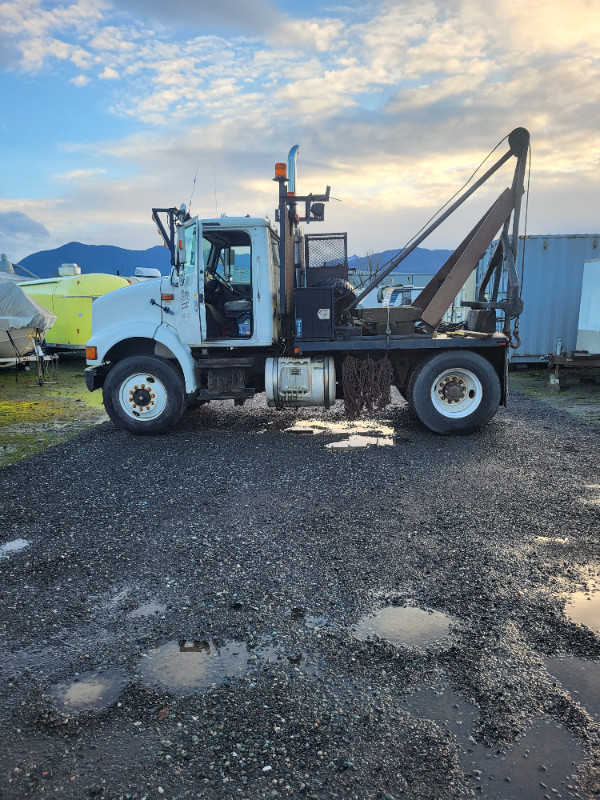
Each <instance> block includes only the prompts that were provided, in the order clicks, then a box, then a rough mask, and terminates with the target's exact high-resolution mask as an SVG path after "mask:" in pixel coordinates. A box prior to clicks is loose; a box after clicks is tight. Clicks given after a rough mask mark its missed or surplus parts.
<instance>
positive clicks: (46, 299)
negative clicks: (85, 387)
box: [20, 273, 129, 350]
mask: <svg viewBox="0 0 600 800" xmlns="http://www.w3.org/2000/svg"><path fill="white" fill-rule="evenodd" d="M20 286H21V288H22V289H23V290H24V291H25V292H26V293H27V294H28V295H29V296H30V297H32V298H33V299H34V300H36V301H37V302H38V303H39V304H40V305H41V306H43V307H44V308H46V309H48V311H50V312H51V313H52V314H55V315H56V322H55V323H54V325H53V326H52V327H51V328H50V329H49V330H48V331H47V332H46V346H47V347H49V348H56V349H61V350H80V349H81V350H83V349H84V348H85V343H86V342H87V340H88V339H89V338H90V337H91V335H92V303H93V301H94V300H95V299H96V298H97V297H100V296H101V295H103V294H107V293H108V292H112V291H114V290H115V289H121V288H122V287H124V286H129V281H127V280H125V278H120V277H119V276H117V275H103V274H102V273H91V274H88V275H82V274H73V275H67V276H65V277H62V276H61V277H58V278H47V279H42V280H37V281H24V282H22V283H20Z"/></svg>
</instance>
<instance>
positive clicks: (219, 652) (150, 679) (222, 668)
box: [138, 639, 248, 694]
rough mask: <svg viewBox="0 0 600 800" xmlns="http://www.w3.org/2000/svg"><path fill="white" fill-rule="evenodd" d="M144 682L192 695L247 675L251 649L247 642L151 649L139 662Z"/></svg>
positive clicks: (182, 644) (179, 644) (181, 642)
mask: <svg viewBox="0 0 600 800" xmlns="http://www.w3.org/2000/svg"><path fill="white" fill-rule="evenodd" d="M138 668H139V672H140V674H141V676H142V681H143V682H144V683H145V684H147V685H148V686H154V687H160V688H163V689H168V690H169V691H172V692H176V693H178V694H192V693H193V692H196V691H198V690H200V689H207V688H209V687H210V686H212V685H214V684H217V683H222V682H223V681H224V680H225V679H226V678H234V677H239V676H241V675H244V673H245V672H246V671H247V669H248V649H247V647H246V645H245V644H244V642H234V641H227V642H222V643H221V642H216V641H213V640H206V641H200V640H195V641H186V640H183V639H181V640H179V641H171V642H167V643H166V644H164V645H162V647H159V648H157V649H156V650H150V651H149V653H148V654H147V656H146V657H145V658H142V660H141V661H140V663H139V667H138Z"/></svg>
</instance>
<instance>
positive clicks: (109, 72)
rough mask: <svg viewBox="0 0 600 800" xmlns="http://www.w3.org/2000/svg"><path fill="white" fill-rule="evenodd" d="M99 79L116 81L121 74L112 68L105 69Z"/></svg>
mask: <svg viewBox="0 0 600 800" xmlns="http://www.w3.org/2000/svg"><path fill="white" fill-rule="evenodd" d="M98 77H99V78H100V79H101V80H103V81H114V80H116V79H117V78H118V77H119V73H118V71H117V70H116V69H113V68H112V67H104V69H103V70H102V72H101V73H100V74H99V75H98Z"/></svg>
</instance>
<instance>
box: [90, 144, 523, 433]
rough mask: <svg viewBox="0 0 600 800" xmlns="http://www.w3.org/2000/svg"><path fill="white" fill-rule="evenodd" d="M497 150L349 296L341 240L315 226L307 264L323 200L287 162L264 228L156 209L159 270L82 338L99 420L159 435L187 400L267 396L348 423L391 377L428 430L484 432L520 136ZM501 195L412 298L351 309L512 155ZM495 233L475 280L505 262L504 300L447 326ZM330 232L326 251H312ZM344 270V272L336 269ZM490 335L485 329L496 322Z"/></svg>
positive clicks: (506, 340)
mask: <svg viewBox="0 0 600 800" xmlns="http://www.w3.org/2000/svg"><path fill="white" fill-rule="evenodd" d="M507 138H508V150H507V152H506V153H505V154H504V155H503V156H502V157H501V158H500V159H499V160H498V161H497V162H496V163H495V164H494V165H493V166H492V167H490V168H489V169H488V170H487V172H485V173H484V174H483V175H482V177H481V178H479V179H478V180H477V181H476V182H475V183H474V184H473V185H472V186H471V187H470V188H469V189H467V190H465V191H464V192H463V193H462V194H461V195H460V196H459V198H458V199H457V200H455V201H454V202H453V203H452V205H451V206H450V207H449V208H448V209H446V210H445V211H444V212H443V213H442V214H441V215H440V216H439V217H438V218H437V219H436V220H435V221H434V222H433V223H431V224H430V225H429V226H428V227H427V229H426V230H425V231H424V232H423V233H422V234H420V235H419V236H417V237H416V238H415V239H414V240H413V242H412V244H411V245H410V246H409V247H407V248H405V250H403V251H402V252H401V253H399V254H398V256H397V257H396V258H394V259H392V261H391V262H390V264H389V265H388V267H386V269H385V270H383V271H382V272H381V273H380V274H379V275H378V276H377V278H375V279H374V280H373V281H372V282H371V283H370V284H369V285H368V286H366V287H365V289H364V290H363V291H362V292H361V293H360V294H359V295H358V296H356V295H355V293H354V292H353V291H352V287H351V286H350V284H348V283H347V257H345V254H343V253H342V255H341V257H339V258H338V257H337V255H336V254H339V253H340V246H341V245H340V242H342V241H343V242H344V243H345V241H346V234H329V235H327V234H318V238H319V258H318V261H315V263H311V256H310V253H311V246H310V244H311V235H306V236H305V235H304V232H303V230H302V228H301V225H300V223H305V224H306V225H309V224H312V223H315V222H320V221H322V220H323V219H324V215H325V204H326V203H327V202H328V201H329V199H330V188H329V187H327V189H326V191H325V193H324V194H312V193H311V194H308V195H303V196H301V195H299V194H297V191H296V190H297V187H296V159H297V155H298V147H297V146H296V147H294V148H292V150H291V151H290V154H289V156H288V162H287V164H285V163H283V164H281V163H280V164H277V165H276V167H275V181H276V182H277V183H278V186H279V205H278V209H277V213H276V222H278V223H279V227H278V229H277V228H276V227H274V226H273V225H272V224H271V222H270V221H269V220H268V219H263V218H256V217H240V218H230V217H220V218H218V219H204V220H200V219H198V218H197V217H193V218H192V217H190V215H189V214H188V213H187V210H186V208H185V206H183V205H182V206H181V207H180V208H179V209H177V208H155V209H153V218H154V220H155V222H156V223H157V225H158V228H159V230H160V232H161V234H162V236H163V238H164V241H165V243H166V245H167V247H168V248H169V250H170V253H171V264H172V268H171V274H170V276H169V277H166V278H163V279H162V280H161V281H148V282H147V283H144V284H139V285H137V286H133V287H131V288H128V289H127V290H126V291H122V290H120V291H116V292H112V293H111V294H109V295H107V296H105V297H101V298H99V299H98V300H97V301H96V302H95V303H94V306H93V309H92V337H91V339H90V340H89V342H88V345H87V350H86V354H87V359H88V364H89V366H88V369H87V370H86V381H87V386H88V388H89V389H90V390H92V391H93V390H95V389H98V388H100V387H102V390H103V399H104V404H105V407H106V410H107V412H108V414H109V416H110V417H111V419H112V420H113V421H114V422H115V423H116V424H117V425H119V426H120V427H121V428H124V429H125V430H128V431H132V432H134V433H143V434H144V433H148V434H155V433H161V432H163V431H166V430H167V429H169V428H170V427H171V426H172V425H174V424H175V423H176V422H177V421H178V419H179V418H180V417H181V415H182V413H183V412H184V410H185V408H186V406H187V404H188V403H189V402H190V401H193V402H208V401H210V400H213V399H215V400H221V399H228V398H229V399H233V400H234V401H235V402H236V403H238V404H242V403H244V402H245V400H247V399H248V398H251V397H253V396H254V394H255V393H257V392H263V391H264V392H265V393H266V396H267V401H268V404H269V405H270V406H272V407H275V408H290V407H291V408H298V407H301V406H324V407H326V408H327V407H329V406H331V405H332V403H333V402H334V401H335V399H336V398H337V397H343V398H344V402H345V405H346V409H347V412H348V413H349V415H350V416H355V415H357V414H358V413H360V410H361V409H362V408H365V407H366V408H367V409H369V408H373V407H374V406H378V407H383V405H385V403H386V402H389V391H390V386H391V385H392V384H394V385H395V386H397V387H398V389H399V390H400V392H402V393H403V395H404V396H405V397H406V398H407V400H408V402H409V404H410V406H411V407H412V408H413V410H414V412H415V413H416V415H417V416H418V418H419V419H420V420H421V421H422V422H423V423H424V424H425V425H426V426H427V427H429V428H430V429H431V430H432V431H435V432H437V433H442V434H451V433H458V434H463V433H469V432H472V431H475V430H477V429H478V428H480V427H481V426H483V425H485V424H486V423H487V422H488V421H489V420H490V419H491V418H492V416H493V415H494V414H495V412H496V410H497V408H498V405H499V404H500V403H505V402H506V368H507V351H508V347H509V345H510V344H511V342H512V341H513V340H512V333H511V321H512V320H515V319H517V318H518V316H519V314H520V313H521V310H522V303H521V301H520V298H519V281H518V275H517V271H516V269H515V257H516V247H517V243H518V229H519V218H520V207H521V198H522V195H523V177H524V174H525V168H526V160H527V154H528V148H529V134H528V132H527V131H526V130H525V129H523V128H517V129H516V130H514V131H512V133H511V134H510V135H509V136H508V137H507ZM513 157H514V158H516V165H515V168H514V174H513V177H512V186H511V188H509V189H505V190H504V191H503V192H502V193H501V195H500V196H499V198H498V199H497V200H496V202H495V203H494V204H493V205H492V206H491V208H490V209H489V210H488V211H487V212H486V213H485V215H484V216H483V217H482V219H481V220H480V221H479V222H478V223H477V224H476V225H475V227H474V228H473V230H472V231H471V232H470V233H469V234H468V235H467V237H466V238H465V239H464V241H463V242H462V243H461V244H460V245H459V246H458V248H457V249H456V250H455V251H454V253H453V254H452V255H451V256H450V258H449V259H448V260H447V261H446V263H445V264H444V266H442V268H441V269H440V270H439V271H438V272H437V273H436V275H434V277H433V278H432V279H431V281H430V282H429V283H428V284H427V286H425V288H424V289H423V290H422V291H421V292H420V293H419V295H418V297H416V298H415V299H414V300H413V301H412V303H411V304H409V305H404V306H390V305H388V306H386V307H385V308H375V309H362V310H361V309H359V307H358V306H359V304H360V302H361V301H362V300H363V299H364V297H366V296H367V295H368V294H369V292H371V291H372V289H373V288H375V287H376V286H377V285H378V284H379V283H380V282H381V281H382V280H384V279H385V277H386V276H387V275H389V274H390V272H392V270H394V269H395V268H396V267H397V266H398V264H400V263H401V262H402V261H403V260H404V259H405V258H406V257H407V256H408V255H410V253H411V252H412V251H413V250H415V249H416V248H417V247H418V246H419V245H420V244H421V242H423V241H424V239H425V238H426V237H427V236H428V235H429V234H430V233H431V232H432V231H433V230H434V229H435V228H437V227H438V226H439V225H440V224H441V223H442V222H443V221H444V220H445V219H447V218H448V217H449V216H450V214H452V213H453V211H454V210H456V209H457V208H458V207H459V206H460V205H462V203H464V202H465V200H467V198H468V197H470V196H471V195H472V194H473V193H474V192H475V191H476V190H477V189H478V188H479V187H480V186H481V185H482V184H483V183H484V182H485V181H487V180H488V179H489V178H490V177H491V176H492V175H493V174H494V173H495V172H496V171H497V170H499V169H500V168H501V167H502V166H503V165H504V164H505V163H506V162H507V161H509V160H511V158H513ZM499 231H500V232H501V234H500V236H499V238H498V243H497V246H496V249H495V251H494V255H493V257H492V259H491V261H490V268H489V270H488V273H487V274H486V276H485V279H486V280H488V281H489V280H493V279H494V276H495V275H496V274H499V273H500V272H501V271H502V269H503V268H505V269H506V270H507V274H508V286H507V293H506V297H505V298H504V299H503V300H501V301H478V302H477V303H470V304H469V305H471V306H475V308H473V309H472V311H471V312H470V313H469V316H468V319H467V322H466V323H465V324H464V325H461V326H460V328H459V327H458V326H457V325H456V324H455V325H450V326H448V325H447V324H445V323H444V322H443V318H444V314H445V313H446V311H447V309H448V308H449V306H450V305H451V303H452V302H453V300H454V298H455V297H456V295H457V294H458V292H459V291H460V289H461V287H462V286H463V285H464V283H465V281H466V280H467V279H468V277H469V275H470V274H471V273H472V272H473V270H474V269H475V268H476V266H477V263H478V261H479V259H480V258H481V256H482V255H483V253H484V252H485V250H486V248H487V247H488V246H489V245H490V243H491V242H492V241H493V240H494V239H495V238H496V236H497V235H498V232H499ZM327 238H329V239H330V242H331V253H332V254H331V256H327V255H326V256H325V257H323V247H326V246H327V245H326V242H324V240H327ZM345 270H346V271H345ZM498 313H500V315H501V316H502V330H501V331H500V332H497V331H496V316H497V314H498Z"/></svg>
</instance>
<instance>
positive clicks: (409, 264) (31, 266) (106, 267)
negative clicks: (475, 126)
mask: <svg viewBox="0 0 600 800" xmlns="http://www.w3.org/2000/svg"><path fill="white" fill-rule="evenodd" d="M451 252H452V251H451V250H427V249H425V248H422V247H418V248H417V249H416V250H415V251H414V252H413V253H411V255H410V256H409V257H408V258H407V259H406V261H404V262H402V264H401V266H400V267H399V268H398V269H397V270H396V271H398V272H399V271H401V272H403V273H433V272H437V270H438V269H439V268H440V267H441V266H442V264H443V263H444V262H445V261H446V259H447V258H448V256H449V255H450V254H451ZM396 253H397V251H396V250H385V251H383V252H382V253H372V254H369V255H366V256H356V255H355V256H350V258H349V259H348V266H349V267H350V269H354V270H357V271H360V272H365V271H377V270H378V269H380V268H382V267H383V266H384V265H385V264H386V263H387V262H388V261H389V260H390V259H391V258H392V257H393V256H395V255H396ZM20 263H21V264H22V265H23V266H24V267H26V268H27V269H28V270H30V271H31V272H33V273H34V274H35V275H37V276H38V277H40V278H52V277H54V276H55V275H58V268H59V267H60V265H61V264H73V263H75V264H78V265H79V266H80V267H81V271H82V272H83V273H90V272H102V273H105V274H110V275H115V274H117V273H119V274H120V275H124V276H127V275H135V268H136V267H154V268H156V269H159V270H160V271H161V273H162V274H163V275H166V274H168V272H169V269H170V260H169V251H168V250H167V248H165V247H162V246H161V245H157V246H156V247H150V248H149V249H148V250H126V249H124V248H122V247H114V246H113V245H92V244H82V243H81V242H69V243H68V244H65V245H62V247H57V248H56V249H55V250H41V251H40V252H39V253H32V254H31V255H29V256H27V257H26V258H23V259H21V261H20Z"/></svg>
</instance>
